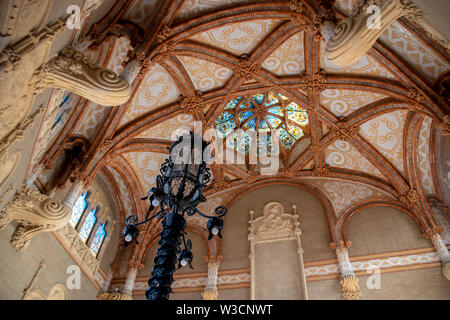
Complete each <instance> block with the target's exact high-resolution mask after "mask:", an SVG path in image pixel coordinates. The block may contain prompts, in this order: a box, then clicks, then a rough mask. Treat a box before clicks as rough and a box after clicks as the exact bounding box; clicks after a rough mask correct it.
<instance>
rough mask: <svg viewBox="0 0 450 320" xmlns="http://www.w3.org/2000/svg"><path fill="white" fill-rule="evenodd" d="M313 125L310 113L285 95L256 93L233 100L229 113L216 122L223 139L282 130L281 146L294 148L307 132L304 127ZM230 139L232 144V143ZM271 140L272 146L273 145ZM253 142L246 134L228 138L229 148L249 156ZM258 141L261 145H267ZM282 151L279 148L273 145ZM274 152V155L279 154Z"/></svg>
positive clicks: (279, 132) (224, 113)
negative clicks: (241, 130)
mask: <svg viewBox="0 0 450 320" xmlns="http://www.w3.org/2000/svg"><path fill="white" fill-rule="evenodd" d="M308 125H309V119H308V113H307V112H306V110H304V109H302V108H301V107H300V106H299V105H298V104H297V103H295V102H293V101H291V100H290V99H289V98H287V97H286V96H284V95H282V94H279V93H278V94H275V93H267V94H261V93H258V94H254V95H250V96H247V97H237V98H234V99H232V100H231V101H230V102H229V103H228V104H227V105H226V107H225V111H224V112H223V113H222V114H220V115H219V117H218V118H217V119H216V128H217V129H218V131H219V134H220V135H221V136H222V138H225V137H227V136H228V135H230V134H231V133H232V132H233V130H237V129H243V130H244V131H245V132H250V131H247V130H256V131H258V130H262V131H266V132H269V131H270V129H276V130H278V134H279V137H280V140H279V142H280V145H281V146H282V147H284V148H286V149H292V147H293V146H294V144H295V142H296V141H298V140H299V139H301V138H302V137H303V136H304V135H305V133H304V128H305V127H306V126H308ZM228 140H229V141H228ZM270 141H272V140H271V139H270V138H268V145H270V146H271V145H272V144H271V142H270ZM251 143H252V139H251V137H250V135H248V134H243V135H241V136H239V137H236V138H235V139H227V145H228V146H229V147H231V148H234V149H235V150H237V151H239V152H242V153H245V154H246V153H248V152H249V150H250V149H251V148H250V144H251ZM264 145H265V144H264V143H263V144H261V143H260V142H258V146H260V147H261V146H264ZM272 149H274V150H278V151H279V149H278V146H272ZM274 150H272V151H273V152H275V151H274Z"/></svg>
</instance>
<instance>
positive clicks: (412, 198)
mask: <svg viewBox="0 0 450 320" xmlns="http://www.w3.org/2000/svg"><path fill="white" fill-rule="evenodd" d="M400 202H401V203H402V204H403V205H404V206H405V207H407V208H412V207H413V206H414V204H416V203H418V202H419V194H418V192H417V191H416V190H414V189H411V190H410V191H409V192H408V194H404V195H402V196H401V197H400Z"/></svg>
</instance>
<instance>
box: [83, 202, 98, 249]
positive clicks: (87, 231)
mask: <svg viewBox="0 0 450 320" xmlns="http://www.w3.org/2000/svg"><path fill="white" fill-rule="evenodd" d="M97 209H98V208H95V209H93V210H91V212H89V214H88V216H87V217H86V220H85V221H84V224H83V227H81V230H80V238H81V240H83V241H84V242H86V241H87V239H88V238H89V236H90V235H91V232H92V228H94V225H95V223H96V222H97V217H96V215H95V214H96V212H97Z"/></svg>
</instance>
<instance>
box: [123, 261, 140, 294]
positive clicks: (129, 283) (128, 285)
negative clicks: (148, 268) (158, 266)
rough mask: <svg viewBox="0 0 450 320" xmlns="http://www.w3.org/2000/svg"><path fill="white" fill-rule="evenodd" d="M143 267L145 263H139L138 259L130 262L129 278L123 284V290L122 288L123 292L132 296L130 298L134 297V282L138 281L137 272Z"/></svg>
mask: <svg viewBox="0 0 450 320" xmlns="http://www.w3.org/2000/svg"><path fill="white" fill-rule="evenodd" d="M143 267H144V265H143V264H140V263H138V262H137V261H129V262H128V273H127V279H126V280H125V284H124V285H123V287H122V290H120V292H121V293H122V294H125V295H128V296H129V297H130V300H132V299H133V288H134V282H135V281H136V276H137V273H138V271H139V270H141V269H142V268H143Z"/></svg>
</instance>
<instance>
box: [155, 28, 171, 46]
mask: <svg viewBox="0 0 450 320" xmlns="http://www.w3.org/2000/svg"><path fill="white" fill-rule="evenodd" d="M171 33H172V29H170V28H169V26H164V27H162V28H161V31H159V33H158V34H157V35H156V44H161V43H163V42H164V41H166V40H167V39H168V38H169V37H170V34H171Z"/></svg>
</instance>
